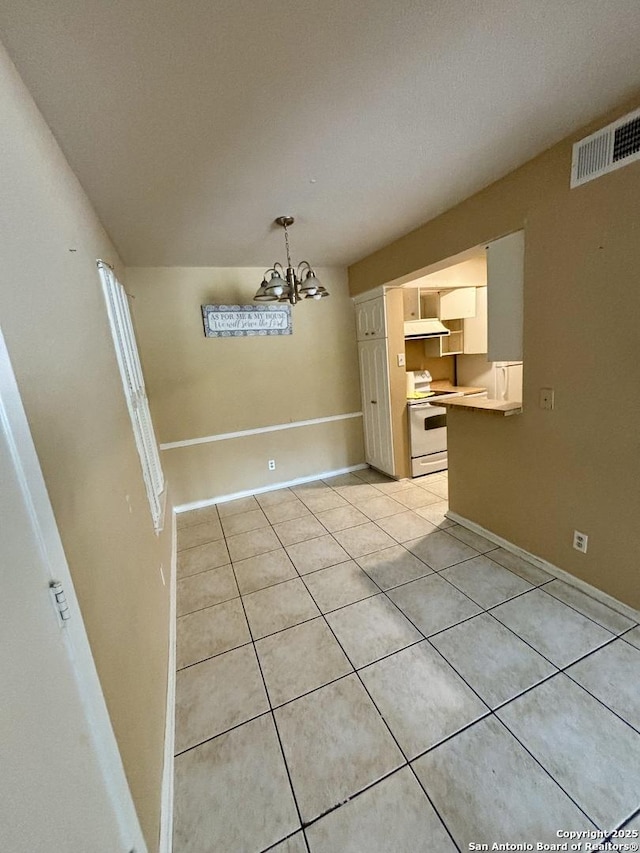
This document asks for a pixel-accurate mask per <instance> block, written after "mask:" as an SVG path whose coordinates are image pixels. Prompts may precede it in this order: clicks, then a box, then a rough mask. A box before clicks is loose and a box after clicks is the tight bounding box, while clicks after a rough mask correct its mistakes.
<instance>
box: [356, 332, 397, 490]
mask: <svg viewBox="0 0 640 853" xmlns="http://www.w3.org/2000/svg"><path fill="white" fill-rule="evenodd" d="M358 346H359V356H360V382H361V388H362V412H363V417H364V438H365V454H366V460H367V462H368V463H369V464H370V465H373V466H374V467H375V468H378V469H379V470H380V471H384V472H385V473H387V474H391V475H393V473H394V471H393V439H392V432H391V400H390V390H389V366H388V364H387V342H386V340H385V339H384V338H383V339H379V340H373V341H366V342H363V343H360V344H359V345H358Z"/></svg>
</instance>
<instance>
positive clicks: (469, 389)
mask: <svg viewBox="0 0 640 853" xmlns="http://www.w3.org/2000/svg"><path fill="white" fill-rule="evenodd" d="M431 390H432V391H457V392H458V394H463V395H465V396H466V395H467V394H483V393H484V392H485V391H486V390H487V389H486V388H474V387H473V386H471V385H452V384H451V382H449V380H448V379H436V380H434V381H433V382H431Z"/></svg>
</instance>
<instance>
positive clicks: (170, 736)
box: [159, 512, 178, 853]
mask: <svg viewBox="0 0 640 853" xmlns="http://www.w3.org/2000/svg"><path fill="white" fill-rule="evenodd" d="M177 565H178V541H177V531H176V514H175V512H173V513H172V530H171V576H170V578H169V663H168V667H169V670H168V672H167V709H166V720H165V732H164V766H163V771H162V801H161V812H160V846H159V853H171V850H172V848H173V764H174V757H173V756H174V753H175V748H174V746H175V705H176V574H177Z"/></svg>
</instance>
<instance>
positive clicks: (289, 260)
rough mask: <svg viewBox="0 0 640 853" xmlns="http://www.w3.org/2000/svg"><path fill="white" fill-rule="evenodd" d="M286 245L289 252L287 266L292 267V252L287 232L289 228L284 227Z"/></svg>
mask: <svg viewBox="0 0 640 853" xmlns="http://www.w3.org/2000/svg"><path fill="white" fill-rule="evenodd" d="M283 227H284V244H285V246H286V250H287V266H288V267H290V266H291V252H290V251H289V232H288V231H287V226H286V225H284V226H283Z"/></svg>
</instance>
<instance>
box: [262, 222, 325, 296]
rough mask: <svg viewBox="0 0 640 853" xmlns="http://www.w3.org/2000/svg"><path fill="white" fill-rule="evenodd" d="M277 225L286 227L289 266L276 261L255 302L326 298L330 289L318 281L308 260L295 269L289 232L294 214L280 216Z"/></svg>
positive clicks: (264, 276)
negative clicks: (290, 248)
mask: <svg viewBox="0 0 640 853" xmlns="http://www.w3.org/2000/svg"><path fill="white" fill-rule="evenodd" d="M275 222H276V224H277V225H280V226H281V227H282V228H284V242H285V246H286V249H287V268H286V270H285V268H284V267H283V266H282V264H279V263H277V262H276V263H275V264H274V265H273V266H272V267H270V268H269V269H268V270H267V271H266V272H265V274H264V275H263V277H262V284H261V285H260V287H259V288H258V292H257V293H256V295H255V296H254V297H253V300H254V302H290V303H291V305H295V304H296V302H300V300H301V299H324V298H325V296H329V291H328V290H326V288H324V287H323V286H322V285H321V284H320V282H319V281H318V277H317V276H316V274H315V271H314V270H313V268H312V267H311V265H310V264H309V262H308V261H302V262H301V263H299V264H298V267H297V269H295V270H294V268H293V266H292V264H291V254H290V252H289V232H288V231H287V228H288V227H289V226H290V225H293V222H294V219H293V216H279V217H278V218H277V219H276V220H275Z"/></svg>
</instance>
